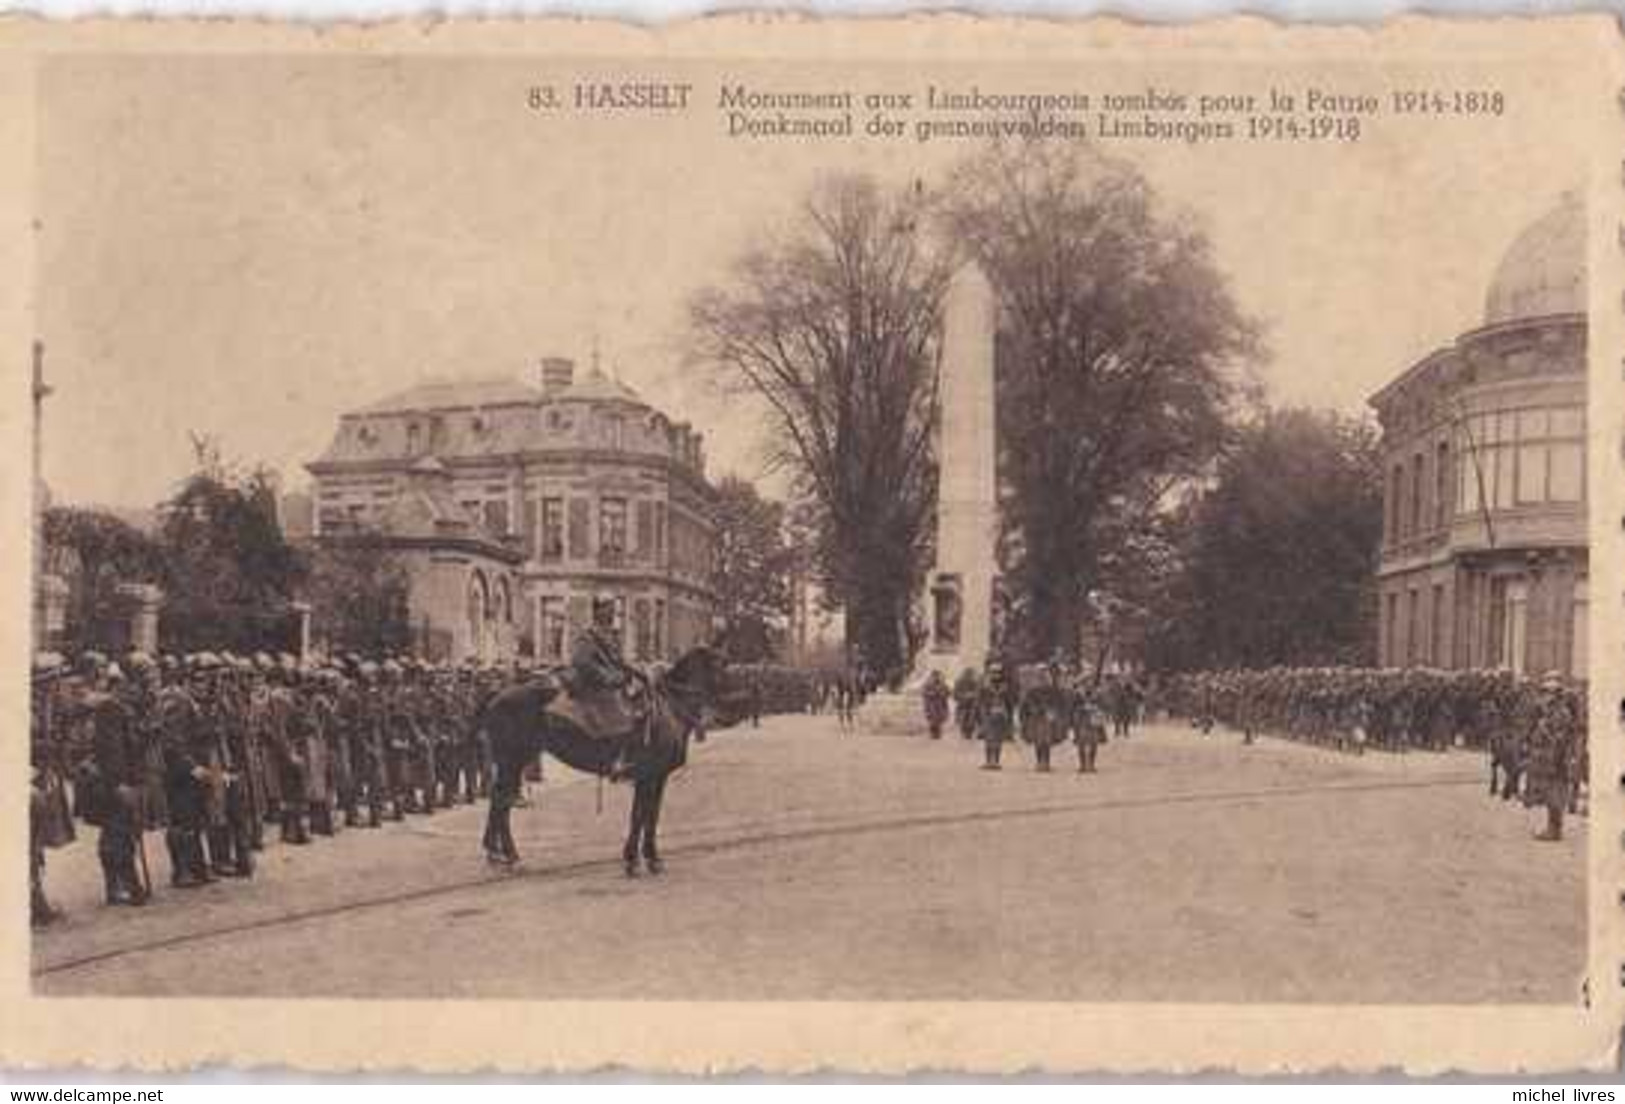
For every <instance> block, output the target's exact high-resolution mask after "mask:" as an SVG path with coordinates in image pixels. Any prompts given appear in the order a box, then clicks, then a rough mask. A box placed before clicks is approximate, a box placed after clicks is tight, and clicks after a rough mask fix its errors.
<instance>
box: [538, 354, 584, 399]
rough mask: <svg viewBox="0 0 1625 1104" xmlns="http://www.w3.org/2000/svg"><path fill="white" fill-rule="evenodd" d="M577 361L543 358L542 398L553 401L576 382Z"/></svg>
mask: <svg viewBox="0 0 1625 1104" xmlns="http://www.w3.org/2000/svg"><path fill="white" fill-rule="evenodd" d="M575 375H576V366H575V361H573V360H567V359H565V358H564V357H543V358H542V398H544V399H551V398H554V397H556V396H557V395H558V394H559V392H561V391H563V390H565V389H566V388H567V387H569V386H570V384H572V383H574V382H575Z"/></svg>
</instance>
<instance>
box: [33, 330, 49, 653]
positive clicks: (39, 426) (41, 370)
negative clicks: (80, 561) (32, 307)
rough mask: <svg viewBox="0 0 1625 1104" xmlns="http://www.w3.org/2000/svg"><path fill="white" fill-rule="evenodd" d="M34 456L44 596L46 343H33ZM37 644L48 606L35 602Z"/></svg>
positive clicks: (37, 572)
mask: <svg viewBox="0 0 1625 1104" xmlns="http://www.w3.org/2000/svg"><path fill="white" fill-rule="evenodd" d="M33 357H34V453H33V477H34V484H33V486H32V487H30V488H29V492H30V494H31V495H32V498H33V503H34V541H33V549H32V552H33V557H32V563H31V565H30V566H31V568H32V574H31V575H30V579H31V580H32V582H31V587H32V590H33V592H34V594H35V596H36V598H37V596H38V595H39V594H41V593H43V590H42V587H43V579H42V572H43V571H44V568H45V480H44V473H43V468H44V461H43V457H44V446H43V444H42V441H41V438H42V436H43V433H44V430H45V400H46V399H47V398H49V397H50V394H51V388H50V387H49V386H47V385H46V383H45V343H44V342H43V341H38V340H36V341H35V342H34V352H33ZM32 605H33V607H34V608H33V613H34V620H35V625H34V643H35V645H36V646H43V645H44V642H45V636H46V633H47V630H48V626H47V625H46V624H45V620H46V609H45V605H44V604H43V603H41V602H39V601H37V600H36V601H34V602H33V603H32Z"/></svg>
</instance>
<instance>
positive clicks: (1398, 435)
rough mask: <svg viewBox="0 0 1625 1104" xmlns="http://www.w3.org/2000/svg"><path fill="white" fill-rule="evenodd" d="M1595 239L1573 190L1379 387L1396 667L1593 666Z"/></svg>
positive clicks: (1390, 635)
mask: <svg viewBox="0 0 1625 1104" xmlns="http://www.w3.org/2000/svg"><path fill="white" fill-rule="evenodd" d="M1585 249H1586V234H1585V211H1584V208H1583V206H1582V205H1581V202H1580V200H1579V199H1578V198H1577V197H1576V196H1574V195H1566V196H1564V197H1563V199H1562V200H1561V201H1560V202H1559V203H1558V205H1557V207H1556V208H1555V209H1553V210H1552V211H1551V212H1549V213H1548V214H1546V215H1544V216H1543V217H1541V218H1540V219H1538V220H1537V221H1535V222H1534V223H1533V224H1531V225H1530V226H1529V227H1528V228H1526V229H1525V230H1524V231H1523V232H1522V233H1521V234H1519V235H1518V236H1517V238H1516V239H1515V240H1514V241H1513V243H1512V245H1511V247H1510V248H1509V249H1508V250H1507V252H1506V254H1505V256H1504V257H1503V258H1502V260H1501V263H1500V265H1499V266H1498V267H1497V268H1496V271H1495V276H1494V279H1493V281H1492V282H1491V284H1490V288H1489V294H1488V295H1487V297H1486V300H1485V307H1484V324H1483V325H1482V326H1480V327H1478V328H1477V329H1474V330H1471V331H1469V332H1467V333H1464V334H1462V335H1461V336H1460V337H1458V338H1457V339H1456V340H1455V342H1454V343H1453V344H1451V345H1449V346H1447V347H1445V348H1442V349H1439V350H1437V351H1436V352H1434V353H1432V354H1430V355H1429V356H1427V357H1425V358H1424V359H1423V360H1422V361H1421V362H1419V363H1418V364H1416V365H1414V366H1412V367H1411V368H1410V369H1409V370H1408V371H1406V372H1405V373H1404V374H1403V375H1402V376H1400V377H1399V378H1398V379H1396V380H1395V381H1394V382H1393V383H1391V384H1389V385H1388V386H1387V387H1384V388H1383V389H1382V390H1381V391H1379V392H1377V393H1376V394H1375V395H1373V396H1372V397H1371V400H1370V402H1371V405H1372V407H1374V408H1375V410H1376V412H1377V419H1378V421H1379V422H1380V423H1381V425H1382V454H1383V464H1384V473H1385V486H1384V492H1383V510H1384V519H1383V522H1384V524H1383V545H1382V556H1381V564H1380V567H1379V569H1378V590H1379V598H1378V602H1379V608H1378V654H1379V657H1380V661H1381V662H1382V663H1383V664H1384V665H1385V666H1410V665H1422V666H1429V667H1441V668H1451V667H1503V668H1508V669H1510V670H1513V671H1516V672H1519V673H1529V674H1537V675H1538V674H1541V673H1544V672H1547V671H1558V672H1561V673H1563V674H1568V675H1574V676H1575V677H1579V678H1584V677H1585V671H1586V627H1587V609H1588V591H1587V587H1588V582H1587V570H1586V569H1587V555H1586V464H1585V427H1586V274H1585Z"/></svg>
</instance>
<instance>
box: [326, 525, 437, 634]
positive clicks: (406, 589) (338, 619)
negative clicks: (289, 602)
mask: <svg viewBox="0 0 1625 1104" xmlns="http://www.w3.org/2000/svg"><path fill="white" fill-rule="evenodd" d="M307 562H308V576H307V578H306V581H305V585H304V588H303V590H304V595H305V599H306V600H307V601H308V602H310V605H311V634H312V635H313V636H314V637H315V638H316V639H318V640H320V641H322V642H323V643H324V644H325V646H326V647H327V649H328V650H329V651H330V652H359V653H361V654H362V655H382V654H386V653H391V652H401V651H405V650H407V649H408V648H409V647H410V646H411V643H412V624H411V613H410V609H409V606H408V599H409V596H410V592H411V579H410V578H409V576H408V575H407V572H406V568H405V567H404V566H403V565H402V564H401V562H400V561H399V559H398V558H397V557H396V556H395V554H394V553H393V552H392V551H391V550H390V548H389V547H388V545H387V543H386V542H385V541H384V539H383V537H382V536H381V535H380V534H378V533H375V532H371V531H368V530H359V531H356V532H347V533H344V534H343V535H336V536H331V537H325V538H323V539H322V540H321V541H320V542H319V543H317V544H316V545H314V546H313V547H312V548H311V550H310V552H309V557H308V561H307Z"/></svg>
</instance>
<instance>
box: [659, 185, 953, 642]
mask: <svg viewBox="0 0 1625 1104" xmlns="http://www.w3.org/2000/svg"><path fill="white" fill-rule="evenodd" d="M917 211H918V203H917V197H916V196H914V195H913V194H912V193H911V194H905V195H892V194H888V193H886V192H884V191H883V190H882V189H881V187H880V186H879V185H878V184H876V183H875V182H874V181H873V180H872V179H869V178H867V177H863V176H837V177H831V178H828V179H826V180H825V181H823V182H822V183H821V184H819V185H818V186H817V187H815V188H814V189H813V190H812V192H811V193H810V194H809V196H808V197H807V199H806V201H805V202H804V203H803V204H802V207H801V210H800V214H799V218H797V219H795V220H794V221H793V222H792V224H791V225H790V227H789V228H788V229H787V230H786V231H785V232H783V233H782V234H778V235H772V236H769V237H768V238H767V239H766V240H765V241H764V242H763V243H762V244H760V245H758V246H756V247H753V248H751V249H750V250H749V251H747V252H746V253H745V254H744V255H743V256H741V257H740V258H739V259H738V261H737V262H736V263H735V264H734V266H733V268H732V271H731V274H730V278H729V280H728V281H727V282H726V283H725V285H724V286H721V287H716V288H711V289H708V290H705V291H702V292H701V293H700V294H698V295H697V296H696V297H695V298H694V299H693V300H692V302H691V304H690V320H691V324H692V333H693V350H694V353H695V355H696V357H698V358H699V359H702V360H704V361H707V362H709V363H710V364H712V365H714V366H715V371H716V373H717V377H718V379H719V380H720V381H721V382H722V383H723V385H724V386H725V387H727V388H730V389H733V390H735V391H737V392H740V393H745V394H751V395H755V396H758V397H760V398H761V399H763V400H765V402H766V404H767V407H768V410H769V411H770V424H771V429H772V433H771V439H770V441H769V448H770V457H771V460H772V462H773V463H774V464H775V465H776V466H777V467H778V468H779V469H781V470H783V471H786V472H787V473H788V474H789V476H790V478H791V481H792V483H793V485H794V487H795V490H796V492H797V494H798V496H800V497H804V498H805V499H807V500H808V501H809V502H810V504H811V506H812V510H811V516H812V518H813V520H814V523H815V525H816V528H817V532H818V535H819V539H818V541H817V542H816V544H815V545H814V548H813V553H814V556H815V559H816V562H817V566H818V569H819V582H820V584H821V586H822V587H823V589H824V591H825V592H826V593H827V594H828V595H830V596H831V597H832V598H833V599H834V600H837V601H839V602H840V604H841V607H842V609H843V610H844V612H845V615H846V620H847V640H848V642H849V643H850V644H853V645H855V647H856V648H857V650H858V652H859V654H860V655H861V657H862V658H863V659H864V660H865V661H866V662H867V663H869V664H870V665H871V666H872V667H874V668H875V669H876V670H882V671H888V670H896V669H899V668H901V667H903V666H905V665H906V663H907V660H908V658H909V657H908V655H907V639H908V637H907V628H908V620H909V612H910V609H911V606H912V605H913V599H914V594H915V592H916V590H917V589H918V586H919V584H920V582H921V579H922V577H923V573H924V570H925V557H926V555H927V554H928V542H929V539H930V535H931V534H930V520H931V516H932V508H933V505H934V501H935V494H936V466H935V462H934V457H933V453H932V431H933V424H934V420H935V414H936V398H937V386H936V381H937V376H936V372H937V357H938V347H939V339H940V335H939V321H940V306H941V302H942V296H943V293H944V290H945V288H946V284H947V279H948V274H949V269H948V266H947V265H946V264H944V263H943V261H942V259H941V258H940V257H939V256H937V255H936V254H935V253H934V252H933V251H932V250H930V249H929V248H928V247H927V245H926V243H925V242H924V240H923V235H922V234H921V233H920V232H919V230H918V226H917Z"/></svg>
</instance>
